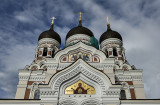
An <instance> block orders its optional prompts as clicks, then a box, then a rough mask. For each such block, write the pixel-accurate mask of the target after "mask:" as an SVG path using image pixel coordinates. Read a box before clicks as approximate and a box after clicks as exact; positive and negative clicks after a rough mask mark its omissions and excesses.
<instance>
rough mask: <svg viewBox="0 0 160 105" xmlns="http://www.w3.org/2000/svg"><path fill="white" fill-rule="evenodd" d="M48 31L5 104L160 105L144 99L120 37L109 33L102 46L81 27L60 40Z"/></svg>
mask: <svg viewBox="0 0 160 105" xmlns="http://www.w3.org/2000/svg"><path fill="white" fill-rule="evenodd" d="M52 19H53V20H52V24H51V26H50V29H49V30H47V31H44V32H42V33H41V34H40V36H39V38H38V45H37V48H36V53H35V58H34V61H33V62H32V64H31V65H29V66H28V65H27V66H26V67H25V68H24V69H22V70H19V83H18V85H17V92H16V96H15V99H14V100H0V104H2V105H130V104H132V105H145V104H148V105H153V104H156V105H160V100H147V99H145V92H144V85H143V82H142V70H140V69H136V68H135V66H132V65H130V64H129V62H128V61H127V60H126V57H125V48H124V47H123V39H122V36H121V35H120V34H119V33H118V32H116V31H114V30H112V29H111V28H110V24H109V23H108V21H107V30H106V31H105V32H104V33H103V34H102V35H101V36H100V39H99V41H97V39H96V38H95V37H94V34H93V33H92V31H91V30H89V29H88V28H86V27H84V26H83V25H82V22H81V14H80V18H79V25H78V26H77V27H74V28H72V29H71V30H70V31H69V32H68V33H67V35H66V42H65V46H64V48H63V49H60V46H61V38H60V35H59V34H58V33H57V32H55V30H54V28H53V27H54V19H55V18H52Z"/></svg>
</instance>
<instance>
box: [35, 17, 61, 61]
mask: <svg viewBox="0 0 160 105" xmlns="http://www.w3.org/2000/svg"><path fill="white" fill-rule="evenodd" d="M51 19H52V24H51V27H50V29H49V30H47V31H44V32H42V33H41V34H40V36H39V38H38V46H37V48H36V60H40V59H42V58H53V57H54V55H55V53H56V52H57V51H58V50H59V49H60V45H61V38H60V36H59V34H58V33H57V32H55V31H54V29H53V26H54V19H56V18H55V17H52V18H51Z"/></svg>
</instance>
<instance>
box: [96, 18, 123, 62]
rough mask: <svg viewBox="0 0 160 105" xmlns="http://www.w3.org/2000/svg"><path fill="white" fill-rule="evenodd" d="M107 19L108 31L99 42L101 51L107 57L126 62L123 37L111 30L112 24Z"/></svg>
mask: <svg viewBox="0 0 160 105" xmlns="http://www.w3.org/2000/svg"><path fill="white" fill-rule="evenodd" d="M106 19H107V31H106V32H104V33H103V34H102V35H101V37H100V40H99V43H100V47H101V50H102V51H103V52H104V53H105V54H106V56H107V57H109V58H112V57H115V58H117V59H119V60H124V58H125V57H124V48H123V42H122V37H121V35H120V34H119V33H118V32H116V31H113V30H112V29H111V28H110V24H109V21H108V17H107V18H106Z"/></svg>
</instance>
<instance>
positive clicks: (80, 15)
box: [79, 11, 83, 21]
mask: <svg viewBox="0 0 160 105" xmlns="http://www.w3.org/2000/svg"><path fill="white" fill-rule="evenodd" d="M82 14H83V13H82V12H81V11H80V12H79V21H81V20H82Z"/></svg>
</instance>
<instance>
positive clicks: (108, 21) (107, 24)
mask: <svg viewBox="0 0 160 105" xmlns="http://www.w3.org/2000/svg"><path fill="white" fill-rule="evenodd" d="M106 19H107V25H108V24H109V17H108V16H107V17H106Z"/></svg>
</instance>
